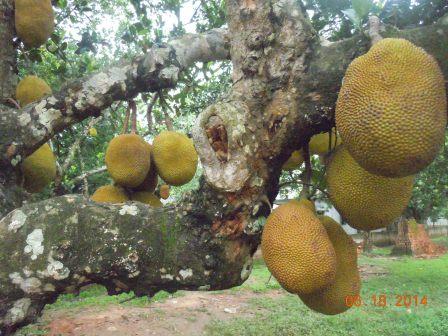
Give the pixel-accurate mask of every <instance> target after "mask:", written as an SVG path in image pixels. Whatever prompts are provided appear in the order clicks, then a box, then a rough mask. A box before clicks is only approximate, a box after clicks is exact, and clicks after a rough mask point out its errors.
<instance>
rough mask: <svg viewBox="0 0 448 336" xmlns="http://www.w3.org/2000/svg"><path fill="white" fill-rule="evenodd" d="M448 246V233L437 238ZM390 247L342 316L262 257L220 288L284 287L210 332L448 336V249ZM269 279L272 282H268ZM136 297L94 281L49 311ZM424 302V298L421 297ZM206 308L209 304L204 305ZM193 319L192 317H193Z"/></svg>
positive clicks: (377, 255)
mask: <svg viewBox="0 0 448 336" xmlns="http://www.w3.org/2000/svg"><path fill="white" fill-rule="evenodd" d="M434 241H435V242H436V243H438V244H441V245H444V246H447V247H448V237H441V238H437V239H434ZM390 250H391V249H390V248H387V247H386V248H375V249H374V250H373V253H372V254H371V255H369V256H360V258H359V264H360V265H373V266H377V267H380V268H382V269H384V270H386V271H387V272H388V274H387V276H381V277H371V278H369V279H367V280H364V281H363V284H362V292H361V297H362V299H363V301H364V303H365V305H364V306H362V307H353V308H352V309H350V310H348V311H347V312H346V313H344V314H341V315H337V316H325V315H321V314H318V313H315V312H313V311H311V310H310V309H308V308H307V307H306V306H305V305H304V304H302V303H301V301H300V300H299V298H298V297H297V296H295V295H291V294H288V293H286V292H284V291H283V290H281V287H280V285H279V284H278V283H277V281H276V280H275V279H274V278H271V279H270V280H269V278H270V273H269V271H268V269H267V268H266V266H265V264H264V262H263V261H262V260H255V262H254V266H253V271H252V274H251V277H250V278H249V279H248V280H247V281H246V282H245V283H244V284H243V285H241V286H239V287H235V288H232V289H230V290H227V291H219V292H216V293H226V294H229V293H233V294H237V293H238V292H246V293H251V292H252V293H259V294H263V293H266V292H269V291H272V290H281V291H282V294H281V295H280V296H279V297H278V298H272V297H268V296H263V295H257V296H256V297H254V298H252V299H251V300H250V302H249V304H250V308H251V310H252V312H254V314H255V315H253V316H252V317H247V318H243V317H240V318H234V319H233V320H231V321H227V322H222V321H216V320H215V321H213V322H212V323H210V324H209V325H208V326H207V329H206V334H207V335H209V336H215V335H216V336H217V335H219V336H221V335H223V336H226V335H228V336H231V335H232V336H233V335H239V336H251V335H254V336H255V335H256V336H264V335H266V336H268V335H269V336H270V335H276V336H283V335H284V336H294V335H309V336H312V335H316V336H317V335H319V336H320V335H325V336H338V335H341V336H351V335H363V336H364V335H365V336H378V335H381V336H405V335H406V336H430V335H431V336H446V335H448V254H446V255H444V256H442V257H440V258H435V259H429V260H425V259H414V258H410V257H399V258H390V257H388V254H389V253H390ZM268 280H269V281H268ZM183 293H184V292H182V291H180V292H178V293H175V294H174V295H173V294H169V293H167V292H160V293H158V294H157V295H156V296H155V297H154V298H153V299H152V300H151V301H150V300H149V299H147V298H137V299H134V300H131V301H128V302H126V303H122V305H127V306H138V307H148V306H150V304H151V302H154V301H163V300H166V299H167V298H169V297H173V296H182V295H183ZM372 295H376V296H377V297H378V296H379V295H385V296H386V298H387V306H386V307H378V306H375V305H374V304H373V302H372ZM396 295H409V296H414V295H417V296H418V298H419V301H420V300H421V299H422V298H423V297H424V296H426V297H427V304H426V305H422V304H418V305H417V306H416V305H415V303H414V302H413V304H412V305H411V306H408V307H405V306H403V307H399V306H395V304H396V300H397V298H396ZM132 296H133V294H132V293H130V294H121V295H118V296H108V295H107V293H106V291H105V289H104V288H103V287H101V286H96V285H94V286H89V287H87V288H86V289H85V290H83V291H82V292H81V293H80V295H79V296H74V295H73V294H66V295H62V296H60V297H59V299H58V300H57V301H56V302H55V303H54V304H52V305H49V306H47V307H46V309H48V310H63V311H64V314H65V313H67V315H69V314H70V312H76V311H79V310H82V309H84V308H86V307H90V308H94V309H95V310H96V309H98V310H104V309H107V307H109V306H111V305H116V304H119V303H120V302H121V301H123V300H126V299H129V298H131V297H132ZM419 303H420V302H419ZM204 309H206V308H204ZM191 320H192V321H193V317H191ZM45 334H46V333H45V331H43V330H42V329H40V328H39V324H35V325H32V326H28V327H26V328H24V329H22V330H21V331H20V332H19V333H18V334H17V335H27V336H28V335H45Z"/></svg>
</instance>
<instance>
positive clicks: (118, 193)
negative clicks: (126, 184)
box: [90, 185, 129, 203]
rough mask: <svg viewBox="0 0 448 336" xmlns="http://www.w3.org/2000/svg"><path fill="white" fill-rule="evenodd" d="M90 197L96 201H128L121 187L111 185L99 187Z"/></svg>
mask: <svg viewBox="0 0 448 336" xmlns="http://www.w3.org/2000/svg"><path fill="white" fill-rule="evenodd" d="M90 199H91V200H92V201H95V202H98V203H124V202H126V201H129V197H128V195H126V192H125V191H124V190H123V188H121V187H118V186H113V185H105V186H102V187H99V188H98V189H97V190H96V191H95V192H94V193H93V195H92V196H91V197H90Z"/></svg>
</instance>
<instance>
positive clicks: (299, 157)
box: [282, 149, 305, 171]
mask: <svg viewBox="0 0 448 336" xmlns="http://www.w3.org/2000/svg"><path fill="white" fill-rule="evenodd" d="M304 161H305V158H304V157H303V150H301V149H300V150H295V151H294V152H292V153H291V156H290V157H289V159H288V160H287V161H286V162H285V163H284V164H283V167H282V169H283V170H287V171H291V170H295V169H299V168H300V166H301V165H302V163H303V162H304Z"/></svg>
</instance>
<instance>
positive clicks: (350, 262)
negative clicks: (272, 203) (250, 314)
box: [261, 199, 361, 315]
mask: <svg viewBox="0 0 448 336" xmlns="http://www.w3.org/2000/svg"><path fill="white" fill-rule="evenodd" d="M261 250H262V253H263V258H264V260H265V262H266V265H267V267H268V269H269V270H270V272H271V273H272V275H273V276H274V277H275V278H276V279H277V281H278V282H279V283H280V285H281V286H282V287H283V288H284V289H286V290H287V291H288V292H290V293H294V294H297V295H298V296H299V297H300V298H301V299H302V301H303V302H304V303H305V304H306V305H307V306H308V307H310V308H311V309H313V310H315V311H318V312H321V313H323V314H329V315H333V314H339V313H342V312H344V311H346V310H347V309H348V308H349V307H348V306H347V305H346V303H345V299H346V297H347V296H349V295H350V296H351V295H353V296H355V295H358V294H359V291H360V287H361V284H360V277H359V272H358V267H357V251H356V245H355V243H354V242H353V240H352V239H351V237H350V236H348V235H347V234H346V233H345V231H344V230H343V229H342V228H341V226H340V225H339V224H338V223H336V222H335V221H333V220H332V219H331V218H329V217H318V216H317V215H316V212H315V207H314V203H313V202H311V201H309V200H306V199H301V200H299V201H296V200H293V201H289V202H288V203H285V204H283V205H280V206H279V207H278V208H276V209H275V210H274V211H273V212H272V213H271V214H270V216H269V217H268V219H267V221H266V224H265V227H264V229H263V234H262V238H261Z"/></svg>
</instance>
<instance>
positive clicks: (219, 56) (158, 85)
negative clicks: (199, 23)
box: [0, 29, 229, 165]
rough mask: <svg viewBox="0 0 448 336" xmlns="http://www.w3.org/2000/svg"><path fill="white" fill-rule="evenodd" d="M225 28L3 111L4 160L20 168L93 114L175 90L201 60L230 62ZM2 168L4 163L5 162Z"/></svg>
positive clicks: (0, 142)
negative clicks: (139, 97) (49, 142)
mask: <svg viewBox="0 0 448 336" xmlns="http://www.w3.org/2000/svg"><path fill="white" fill-rule="evenodd" d="M227 43H228V42H227V36H226V32H225V30H222V29H214V30H211V31H209V32H207V33H204V34H199V35H193V34H187V35H185V36H183V37H182V38H180V39H179V40H174V41H172V42H169V43H168V44H165V45H158V46H155V47H153V48H151V49H150V50H149V52H148V53H147V54H146V55H145V56H142V57H138V58H136V59H134V60H133V61H132V62H130V63H125V64H119V65H115V66H113V67H110V68H109V69H106V70H104V71H103V72H100V73H96V74H94V75H91V76H89V77H87V78H84V79H81V80H79V81H74V82H71V83H69V84H67V85H66V86H65V87H64V88H63V89H62V90H61V91H59V92H58V93H55V94H54V95H53V96H50V97H47V98H44V99H43V100H41V101H40V102H37V103H34V104H30V105H28V106H27V107H26V108H24V109H23V110H14V109H9V108H6V107H4V108H2V110H0V120H1V123H0V158H1V161H3V165H5V164H8V163H12V164H13V165H17V164H18V163H19V162H20V161H21V160H22V159H23V158H24V157H25V156H26V155H29V154H30V153H32V152H33V151H34V150H35V149H37V148H38V147H39V146H40V145H41V144H43V143H44V142H45V141H47V140H48V139H49V138H51V137H52V136H53V135H54V134H55V133H57V132H60V131H62V130H63V129H65V128H68V127H69V126H70V125H72V124H74V123H77V122H79V121H81V120H83V119H85V118H87V117H89V116H97V115H99V114H100V113H101V111H102V110H104V109H105V108H107V107H109V106H110V105H111V104H112V103H113V102H114V101H117V100H129V99H132V98H134V97H135V96H136V95H137V94H138V93H140V92H147V91H158V90H160V89H162V88H171V87H174V86H175V85H176V83H177V81H178V79H179V75H180V73H181V71H182V70H184V69H186V68H187V67H189V66H191V65H192V64H194V63H195V62H207V61H210V60H225V59H228V58H229V52H228V46H227ZM0 164H1V163H0Z"/></svg>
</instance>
